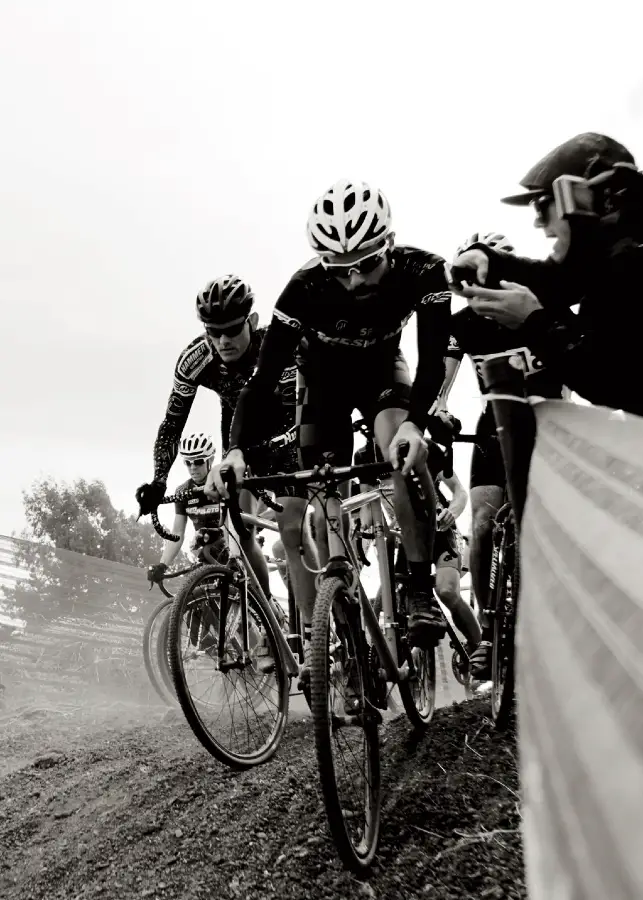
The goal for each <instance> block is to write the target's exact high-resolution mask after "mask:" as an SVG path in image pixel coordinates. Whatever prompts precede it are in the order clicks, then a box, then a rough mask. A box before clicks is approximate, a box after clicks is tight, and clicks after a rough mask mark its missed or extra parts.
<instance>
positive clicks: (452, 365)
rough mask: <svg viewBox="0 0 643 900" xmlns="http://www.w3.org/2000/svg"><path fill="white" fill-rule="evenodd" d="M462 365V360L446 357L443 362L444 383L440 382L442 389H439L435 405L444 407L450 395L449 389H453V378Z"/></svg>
mask: <svg viewBox="0 0 643 900" xmlns="http://www.w3.org/2000/svg"><path fill="white" fill-rule="evenodd" d="M461 364H462V360H460V359H454V358H453V357H452V356H447V357H446V358H445V360H444V370H445V375H444V381H443V382H442V387H441V388H440V393H439V394H438V397H437V405H438V406H442V405H444V406H446V402H447V400H448V399H449V394H450V393H451V388H452V387H453V382H454V381H455V377H456V375H457V374H458V372H459V371H460V366H461Z"/></svg>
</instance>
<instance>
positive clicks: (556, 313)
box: [475, 223, 643, 416]
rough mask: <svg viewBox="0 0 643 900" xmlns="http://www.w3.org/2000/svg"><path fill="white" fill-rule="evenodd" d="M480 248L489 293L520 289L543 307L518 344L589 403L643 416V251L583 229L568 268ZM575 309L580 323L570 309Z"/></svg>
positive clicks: (522, 330) (574, 240) (576, 234)
mask: <svg viewBox="0 0 643 900" xmlns="http://www.w3.org/2000/svg"><path fill="white" fill-rule="evenodd" d="M579 229H585V233H584V234H579ZM475 246H476V249H480V250H483V251H484V252H485V253H486V254H487V256H488V257H489V274H488V278H487V283H488V284H489V286H490V287H493V286H495V285H496V284H497V283H498V281H499V280H500V279H505V280H506V281H513V282H516V283H517V284H521V285H524V286H525V287H528V288H529V289H530V290H531V291H532V292H533V293H534V294H535V295H536V296H537V297H538V299H539V300H540V301H541V302H542V303H543V305H544V306H546V308H545V309H541V310H537V311H536V312H533V313H532V314H531V315H530V316H528V318H527V319H526V321H525V323H524V325H523V326H522V327H521V328H520V336H521V340H523V341H524V343H525V345H526V346H527V347H529V349H530V350H531V351H532V352H533V353H534V354H535V355H536V356H537V357H538V358H539V359H540V360H542V362H543V364H544V365H545V366H546V367H547V369H548V370H551V372H552V374H555V375H556V376H557V377H559V378H560V380H561V381H562V382H563V384H566V385H567V386H568V387H569V388H571V389H572V390H573V391H576V393H578V394H580V396H581V397H584V398H585V399H586V400H589V401H590V403H594V404H597V405H601V406H607V407H611V408H612V409H622V410H624V411H625V412H629V413H635V414H636V415H639V416H643V384H642V383H641V382H642V379H641V360H640V358H639V357H640V355H641V348H642V340H641V335H642V334H643V285H642V276H643V244H640V243H638V241H636V240H633V239H627V238H623V239H621V240H617V241H614V240H613V235H610V234H609V232H608V231H607V230H606V229H604V228H598V227H592V225H591V224H589V223H581V224H580V225H574V231H573V233H572V242H571V248H570V251H569V253H568V256H567V258H566V259H565V261H564V262H563V263H555V262H553V261H552V260H549V259H548V260H544V261H543V260H532V259H524V258H521V257H516V256H512V255H509V254H506V253H499V252H496V251H493V250H490V249H489V248H488V247H486V246H485V245H482V244H477V245H475ZM575 304H580V306H579V312H578V315H575V314H574V313H572V312H571V310H570V309H569V307H571V306H574V305H575Z"/></svg>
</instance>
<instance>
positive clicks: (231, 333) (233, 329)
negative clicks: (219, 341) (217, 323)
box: [205, 319, 248, 338]
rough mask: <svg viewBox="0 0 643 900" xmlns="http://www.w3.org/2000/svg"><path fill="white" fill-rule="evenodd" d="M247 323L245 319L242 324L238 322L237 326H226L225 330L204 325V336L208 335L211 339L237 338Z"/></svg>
mask: <svg viewBox="0 0 643 900" xmlns="http://www.w3.org/2000/svg"><path fill="white" fill-rule="evenodd" d="M247 321H248V320H247V319H244V320H243V322H239V324H238V325H228V326H226V327H225V328H213V327H212V326H211V325H206V326H205V331H206V334H209V335H210V337H213V338H220V337H237V335H239V334H241V332H242V331H243V329H244V328H245V324H246V322H247Z"/></svg>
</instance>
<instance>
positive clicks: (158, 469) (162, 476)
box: [154, 415, 185, 482]
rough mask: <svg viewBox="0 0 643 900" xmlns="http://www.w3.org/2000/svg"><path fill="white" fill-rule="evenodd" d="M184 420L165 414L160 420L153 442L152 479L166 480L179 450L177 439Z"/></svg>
mask: <svg viewBox="0 0 643 900" xmlns="http://www.w3.org/2000/svg"><path fill="white" fill-rule="evenodd" d="M184 425H185V421H183V420H182V418H179V417H178V416H168V415H166V416H165V418H164V419H163V421H162V422H161V427H160V428H159V430H158V434H157V436H156V441H155V443H154V480H155V481H163V482H165V481H167V476H168V475H169V474H170V469H171V468H172V464H173V463H174V460H175V459H176V456H177V453H178V452H179V441H180V439H181V433H182V431H183V426H184Z"/></svg>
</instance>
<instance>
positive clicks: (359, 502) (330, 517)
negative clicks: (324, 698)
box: [321, 489, 405, 684]
mask: <svg viewBox="0 0 643 900" xmlns="http://www.w3.org/2000/svg"><path fill="white" fill-rule="evenodd" d="M364 506H370V508H371V515H372V518H373V530H374V533H375V547H376V548H377V559H378V568H379V575H380V584H381V589H382V613H383V615H384V634H383V633H382V630H381V629H380V626H379V622H378V620H377V616H376V615H375V611H374V610H373V607H372V605H371V602H370V600H369V599H368V597H367V596H366V592H365V590H364V588H363V586H362V583H361V581H360V579H359V575H357V571H358V566H357V561H356V560H355V558H354V554H353V550H352V548H351V547H350V546H349V547H348V552H349V554H350V555H349V557H347V556H346V551H347V547H346V544H345V542H344V540H343V538H342V511H344V512H346V513H349V512H354V511H355V510H357V509H362V508H363V507H364ZM326 531H327V533H328V547H329V550H330V557H331V560H334V561H336V562H337V563H338V564H342V565H343V567H344V568H345V570H346V571H347V572H348V573H350V574H352V575H353V576H354V578H355V583H354V584H353V586H352V588H350V590H351V593H353V595H355V592H356V593H357V596H358V598H359V604H360V609H361V614H362V622H363V624H364V626H365V627H366V630H367V631H368V633H369V635H370V637H371V640H372V642H373V645H374V647H375V649H376V650H377V653H378V656H379V658H380V662H381V663H382V666H383V668H384V671H385V672H386V679H387V681H389V682H391V683H393V684H398V683H399V682H400V681H403V680H404V676H405V672H404V670H402V669H400V667H399V666H398V663H397V641H396V639H395V613H394V607H393V593H392V591H391V575H390V570H389V564H388V553H387V548H386V535H385V528H384V513H383V510H382V498H381V494H380V491H379V490H377V489H375V490H372V491H366V492H364V493H362V494H357V496H355V497H351V498H350V499H348V500H344V501H343V502H342V501H341V500H340V498H339V496H338V495H337V494H336V493H330V490H328V491H327V496H326ZM351 570H352V571H351ZM328 576H329V573H328V569H326V571H325V572H324V573H322V575H321V577H322V578H324V577H328Z"/></svg>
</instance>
